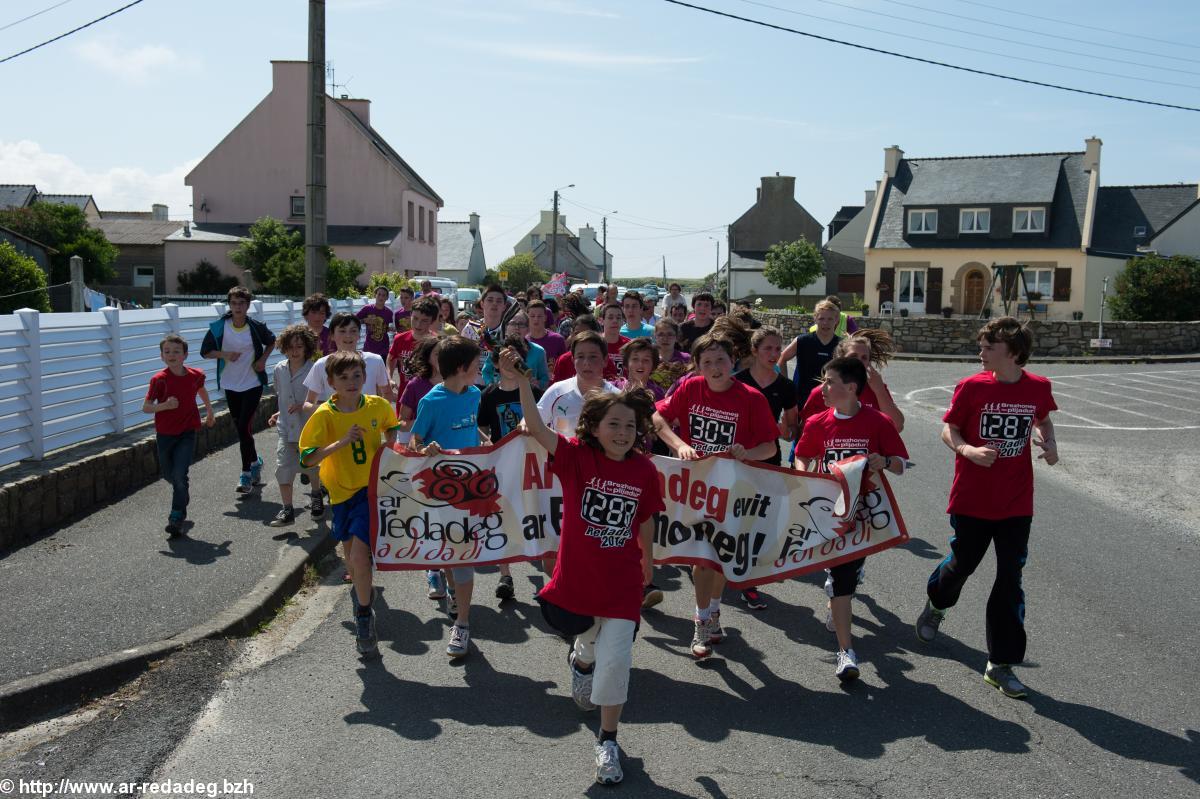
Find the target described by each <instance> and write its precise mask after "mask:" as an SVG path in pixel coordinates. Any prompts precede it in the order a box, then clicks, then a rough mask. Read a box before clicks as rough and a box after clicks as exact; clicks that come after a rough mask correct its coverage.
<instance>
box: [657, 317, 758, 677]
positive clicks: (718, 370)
mask: <svg viewBox="0 0 1200 799" xmlns="http://www.w3.org/2000/svg"><path fill="white" fill-rule="evenodd" d="M733 352H734V350H733V344H732V343H731V342H730V341H729V340H728V339H725V338H721V337H719V336H714V335H712V334H709V333H706V334H704V335H702V336H700V338H699V339H697V340H696V343H695V344H694V345H693V346H692V361H693V362H694V363H695V364H696V365H697V374H695V375H693V376H691V377H689V378H686V379H685V380H684V381H683V382H682V383H680V384H679V388H677V389H676V390H675V393H673V394H672V395H671V396H669V397H667V398H666V399H664V400H662V401H661V402H659V403H658V408H657V411H656V412H655V414H654V427H655V430H656V431H657V433H658V437H659V438H661V439H662V441H663V443H664V444H666V445H667V446H668V447H670V448H671V449H672V450H674V451H675V452H676V453H677V454H678V456H679V457H680V458H682V459H683V460H695V459H696V458H700V457H703V456H705V455H716V454H718V453H721V452H728V453H729V454H730V455H732V456H733V457H734V458H735V459H736V460H739V461H745V460H750V461H763V462H766V463H770V462H771V461H772V459H773V458H774V457H775V455H776V453H778V452H779V445H778V444H777V443H776V439H777V438H778V436H779V427H778V425H777V423H776V421H775V417H774V416H773V415H772V414H771V406H770V404H769V403H768V402H767V398H766V397H764V396H763V395H762V394H760V393H759V392H757V391H755V390H754V389H752V388H750V387H749V386H747V385H746V384H745V383H741V382H739V381H737V380H734V379H733ZM673 424H678V426H679V432H680V434H681V435H676V434H675V433H674V432H672V430H671V426H672V425H673ZM681 436H682V437H681ZM692 582H693V584H694V586H695V589H696V617H695V619H694V622H695V632H694V634H693V636H692V646H691V650H692V656H693V657H696V658H706V657H708V656H709V655H711V654H712V645H713V644H715V643H720V642H721V641H722V640H723V639H724V638H725V630H724V629H722V627H721V593H722V592H723V591H724V590H725V583H726V582H727V581H726V579H725V575H724V573H723V572H721V571H719V570H717V569H712V568H709V567H707V566H696V567H695V568H693V570H692Z"/></svg>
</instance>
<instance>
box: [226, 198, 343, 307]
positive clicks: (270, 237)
mask: <svg viewBox="0 0 1200 799" xmlns="http://www.w3.org/2000/svg"><path fill="white" fill-rule="evenodd" d="M325 258H326V260H327V261H328V263H329V269H328V271H326V273H325V294H326V296H329V297H335V298H338V297H355V296H358V295H359V294H360V293H361V291H362V290H361V288H359V286H358V277H359V275H361V274H362V273H363V270H364V268H365V267H364V266H363V264H361V263H359V262H358V261H354V260H345V259H342V258H338V257H337V256H336V255H334V252H333V250H332V249H330V248H329V247H326V248H325ZM229 260H231V261H233V262H234V263H235V264H237V265H238V266H240V267H242V268H243V269H248V270H249V271H250V274H251V275H253V276H254V280H255V282H256V283H257V284H258V285H259V286H261V287H262V288H263V290H264V291H266V292H267V293H268V294H281V295H285V296H289V297H302V296H304V234H302V233H301V232H300V231H298V230H289V229H288V228H287V227H286V226H285V225H284V224H283V222H281V221H279V220H278V219H275V218H273V217H269V216H264V217H263V218H262V219H259V220H258V221H257V222H255V223H254V224H253V225H251V226H250V235H249V236H247V237H246V238H245V239H244V240H242V241H241V242H239V243H238V245H237V246H236V247H234V248H233V250H232V251H230V253H229Z"/></svg>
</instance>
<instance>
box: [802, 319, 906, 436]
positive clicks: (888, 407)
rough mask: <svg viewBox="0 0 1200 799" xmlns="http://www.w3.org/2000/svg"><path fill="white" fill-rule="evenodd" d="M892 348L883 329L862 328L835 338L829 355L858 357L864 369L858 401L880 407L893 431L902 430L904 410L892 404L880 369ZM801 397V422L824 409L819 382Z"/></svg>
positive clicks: (872, 406)
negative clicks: (890, 422)
mask: <svg viewBox="0 0 1200 799" xmlns="http://www.w3.org/2000/svg"><path fill="white" fill-rule="evenodd" d="M895 351H896V345H895V344H893V343H892V337H891V336H890V335H888V333H887V331H886V330H874V329H865V330H859V331H857V332H855V333H851V334H849V335H848V336H847V337H846V338H843V339H841V340H840V341H838V343H837V346H836V347H835V348H834V350H833V357H835V358H841V357H844V356H850V357H851V358H857V359H858V360H860V361H862V365H863V366H865V367H866V369H867V387H866V388H865V389H863V393H862V395H861V396H859V398H858V401H859V402H861V403H862V404H863V405H866V406H867V407H868V408H875V409H877V410H879V411H882V412H883V415H884V416H886V417H888V418H889V419H891V420H892V422H893V423H894V424H895V425H896V432H898V433H902V432H904V414H903V413H902V412H901V410H900V408H898V407H897V406H896V401H895V400H894V399H892V392H890V391H888V387H887V384H886V383H884V382H883V374H882V373H881V372H880V370H881V369H882V368H883V367H884V366H886V365H887V362H888V361H889V360H891V357H892V353H894V352H895ZM802 399H804V407H803V409H801V411H800V424H801V425H803V424H804V422H805V420H807V419H808V417H810V416H815V415H816V414H818V413H822V412H824V410H825V400H824V399H823V398H822V396H821V386H819V385H818V386H813V389H812V391H810V392H809V394H808V397H806V398H802Z"/></svg>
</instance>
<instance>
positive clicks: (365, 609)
mask: <svg viewBox="0 0 1200 799" xmlns="http://www.w3.org/2000/svg"><path fill="white" fill-rule="evenodd" d="M351 318H353V317H351ZM355 321H356V322H357V321H358V320H355ZM322 360H324V361H325V364H324V366H325V377H326V380H327V381H328V383H329V385H331V386H332V387H333V396H331V397H330V398H329V399H328V400H327V401H326V402H322V403H321V405H320V407H318V408H317V409H316V410H315V411H314V412H313V415H312V416H311V417H310V418H309V420H308V421H307V422H306V423H305V425H304V430H303V431H301V433H300V445H299V446H300V467H301V468H304V469H307V468H311V467H313V466H317V465H320V467H321V482H322V483H324V484H325V488H326V490H328V491H329V502H330V504H331V505H332V509H333V530H332V535H333V540H334V541H340V542H343V543H344V545H345V552H346V565H347V567H348V568H349V570H350V578H351V580H352V582H353V583H354V584H353V586H351V588H350V598H351V602H352V603H353V606H354V625H355V626H354V629H355V635H354V644H355V647H356V648H357V650H358V653H359V654H360V655H372V654H377V653H378V652H379V646H378V638H377V636H376V634H375V611H374V610H372V608H371V601H372V599H373V598H374V587H373V585H372V575H371V506H370V502H369V501H368V491H367V484H368V483H369V482H370V480H371V462H372V461H373V460H374V458H375V452H376V451H377V450H378V449H379V447H380V446H382V443H383V441H385V440H386V442H387V443H388V444H389V445H390V444H392V443H394V442H395V440H396V429H397V427H398V424H399V423H398V422H397V420H396V412H395V411H394V410H393V409H392V404H391V403H390V402H388V401H387V400H385V399H383V398H382V397H374V396H366V395H364V394H363V386H364V384H365V383H366V374H367V366H366V363H365V362H364V359H363V356H362V355H360V354H359V353H357V352H348V351H345V350H342V351H338V352H335V353H333V354H332V355H330V356H328V357H326V358H323V359H322Z"/></svg>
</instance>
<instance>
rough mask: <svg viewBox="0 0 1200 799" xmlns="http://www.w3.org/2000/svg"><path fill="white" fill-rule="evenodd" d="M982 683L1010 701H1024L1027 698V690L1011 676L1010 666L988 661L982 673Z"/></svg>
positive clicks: (1014, 676) (1015, 676)
mask: <svg viewBox="0 0 1200 799" xmlns="http://www.w3.org/2000/svg"><path fill="white" fill-rule="evenodd" d="M983 681H984V682H986V683H987V684H988V685H990V686H992V687H993V688H995V689H997V690H999V691H1000V693H1002V694H1004V695H1005V696H1007V697H1009V698H1010V699H1024V698H1025V697H1027V696H1029V689H1028V688H1026V687H1025V684H1024V683H1022V682H1021V681H1020V680H1018V679H1017V675H1015V674H1013V670H1012V666H1009V665H1007V664H1005V663H993V662H992V661H990V660H989V661H988V664H987V668H986V669H984V671H983Z"/></svg>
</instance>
